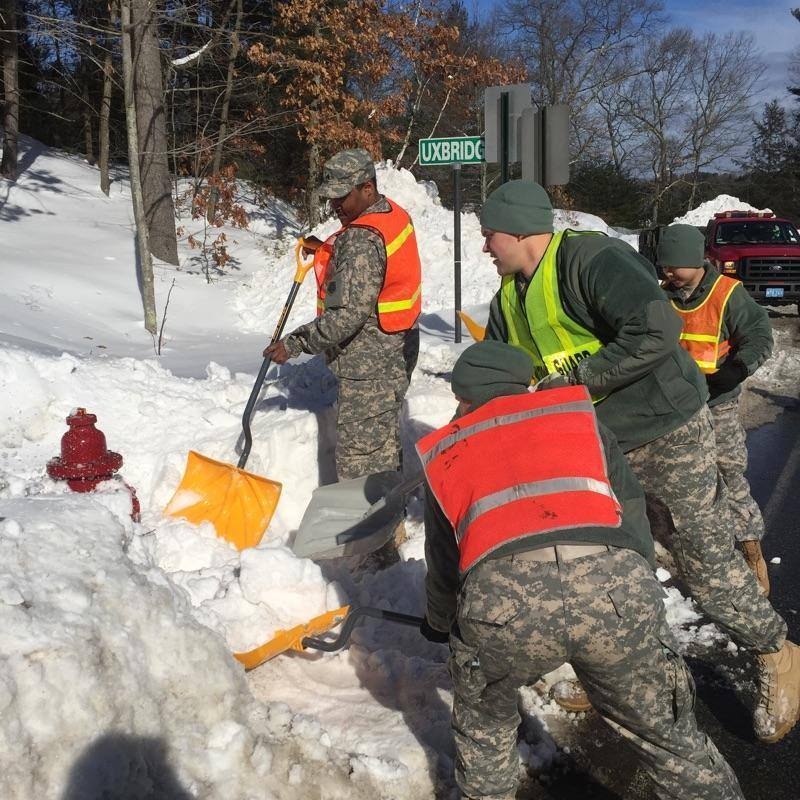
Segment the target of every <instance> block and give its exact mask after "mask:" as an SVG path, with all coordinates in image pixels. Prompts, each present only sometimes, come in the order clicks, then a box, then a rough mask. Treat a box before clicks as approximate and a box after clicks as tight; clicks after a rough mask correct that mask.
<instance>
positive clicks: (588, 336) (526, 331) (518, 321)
mask: <svg viewBox="0 0 800 800" xmlns="http://www.w3.org/2000/svg"><path fill="white" fill-rule="evenodd" d="M589 235H596V236H597V235H602V234H600V233H598V232H597V231H570V230H567V231H558V233H554V234H553V238H552V239H551V240H550V243H549V244H548V246H547V249H546V250H545V252H544V255H543V256H542V260H541V261H540V262H539V266H538V267H537V269H536V272H534V273H533V278H532V279H531V282H530V284H529V285H528V289H527V292H526V293H525V300H524V305H523V302H522V300H521V299H520V296H519V292H518V291H517V286H516V281H515V278H514V276H513V275H506V276H504V277H503V281H502V285H501V288H500V308H501V310H502V312H503V318H504V319H505V322H506V328H507V329H508V341H509V343H510V344H514V345H517V346H518V347H522V348H523V349H525V350H527V352H528V353H530V355H531V356H532V358H533V362H534V365H535V367H536V377H537V378H543V377H544V376H545V375H547V374H549V373H554V372H558V373H560V374H562V375H564V374H566V373H567V372H569V371H570V370H571V369H574V368H575V367H576V366H577V365H578V363H579V362H580V361H582V360H583V359H584V358H588V357H589V356H591V355H593V354H594V353H596V352H597V351H598V350H599V349H600V348H601V347H602V346H603V343H602V342H601V341H600V340H599V339H598V338H597V337H596V336H595V334H594V333H593V332H592V331H590V330H588V329H587V328H584V327H583V326H582V325H580V324H579V323H577V322H575V320H573V319H572V318H571V317H569V316H568V315H567V314H566V312H565V311H564V308H563V306H562V304H561V297H560V295H559V290H558V267H557V261H556V257H557V254H558V248H559V246H560V245H561V241H562V239H563V238H564V237H565V236H567V237H572V236H589ZM601 399H602V398H595V402H599V401H600V400H601Z"/></svg>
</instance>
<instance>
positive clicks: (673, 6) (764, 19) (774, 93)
mask: <svg viewBox="0 0 800 800" xmlns="http://www.w3.org/2000/svg"><path fill="white" fill-rule="evenodd" d="M793 5H794V6H797V5H800V3H798V2H792V0H665V2H664V6H665V10H666V12H667V13H668V14H669V15H670V17H671V18H672V22H673V23H674V24H675V25H680V26H683V27H687V28H691V29H692V30H694V31H695V32H697V33H703V32H705V31H714V32H716V33H718V34H724V33H727V32H728V31H737V32H738V31H748V32H749V33H752V34H753V37H754V38H755V41H756V45H757V47H758V49H759V50H760V51H761V58H762V59H763V60H764V62H765V63H766V64H767V71H766V73H765V75H764V79H763V81H762V84H763V86H762V91H761V96H762V97H763V98H765V99H766V100H769V99H772V98H773V97H778V98H779V99H780V100H781V101H785V100H786V94H787V92H786V87H787V86H788V85H789V84H790V83H791V82H792V81H791V79H790V77H789V72H788V68H789V60H790V57H791V53H792V51H793V50H794V49H795V48H798V47H800V22H798V21H797V20H795V18H794V17H793V16H792V15H791V8H792V6H793Z"/></svg>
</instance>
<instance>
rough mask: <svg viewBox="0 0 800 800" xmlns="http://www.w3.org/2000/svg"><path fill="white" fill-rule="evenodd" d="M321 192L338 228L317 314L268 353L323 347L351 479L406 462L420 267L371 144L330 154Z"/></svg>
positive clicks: (324, 255) (277, 358)
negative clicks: (383, 187)
mask: <svg viewBox="0 0 800 800" xmlns="http://www.w3.org/2000/svg"><path fill="white" fill-rule="evenodd" d="M319 193H320V196H322V197H325V198H328V199H329V200H330V202H331V206H332V207H333V210H334V212H335V213H336V215H337V216H338V217H339V221H340V222H341V227H340V228H339V230H337V231H336V232H335V233H334V234H333V235H332V236H330V237H329V238H328V239H327V240H326V241H325V242H324V243H319V246H318V247H317V248H316V251H315V253H314V273H315V275H316V278H317V314H318V316H317V318H316V319H315V320H314V321H312V322H309V323H307V324H306V325H302V326H301V327H299V328H297V329H296V330H294V331H292V333H290V334H289V335H288V336H286V337H284V338H283V339H282V340H281V341H279V342H276V343H275V344H274V345H271V346H270V347H267V348H266V350H264V356H265V357H267V356H269V357H271V358H272V360H273V361H274V362H275V363H277V364H283V363H284V362H285V361H287V360H288V359H290V358H294V357H296V356H298V355H300V353H324V354H325V358H326V359H327V362H328V365H329V366H330V368H331V370H332V371H333V373H334V374H335V375H336V377H337V378H338V380H339V400H338V417H337V442H336V472H337V475H338V478H339V480H346V479H349V478H356V477H359V476H361V475H367V474H369V473H373V472H380V471H383V470H395V469H399V468H400V460H401V443H400V431H399V414H400V408H401V404H402V402H403V398H404V397H405V394H406V390H407V389H408V383H409V380H410V378H411V372H412V370H413V369H414V366H415V364H416V361H417V355H418V352H419V329H418V328H417V318H418V317H419V313H420V309H421V295H420V283H421V267H420V258H419V252H418V250H417V241H416V236H415V234H414V225H413V223H412V221H411V218H410V217H409V215H408V213H407V212H406V211H405V210H404V209H402V208H401V207H400V206H399V205H398V204H397V203H395V202H394V201H393V200H390V199H389V198H387V197H384V196H383V195H382V194H380V193H379V192H378V190H377V188H376V183H375V165H374V164H373V161H372V157H371V156H370V154H369V153H368V152H367V151H366V150H363V149H354V150H342V151H340V152H338V153H336V155H334V156H333V157H332V158H331V159H330V160H328V161H327V162H326V163H325V165H324V168H323V182H322V185H321V186H320V188H319ZM309 241H313V240H309ZM317 241H319V240H317Z"/></svg>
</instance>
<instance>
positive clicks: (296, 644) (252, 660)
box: [233, 606, 350, 670]
mask: <svg viewBox="0 0 800 800" xmlns="http://www.w3.org/2000/svg"><path fill="white" fill-rule="evenodd" d="M349 610H350V606H342V607H341V608H337V609H335V610H334V611H328V612H326V613H325V614H320V615H319V616H318V617H314V618H313V619H310V620H309V621H308V622H306V623H304V624H303V625H296V626H295V627H294V628H289V630H288V631H278V632H277V633H276V634H275V635H274V636H273V637H272V638H271V639H270V640H269V641H267V642H264V644H262V645H259V646H258V647H256V648H255V650H250V651H249V652H247V653H234V654H233V657H234V658H235V659H236V660H237V661H238V662H239V663H240V664H241V665H242V666H243V667H244V668H245V669H246V670H250V669H255V668H256V667H257V666H259V665H261V664H263V663H264V662H265V661H269V660H270V659H271V658H275V656H277V655H280V654H281V653H285V652H286V651H287V650H299V651H301V652H302V651H303V650H304V649H305V648H304V647H303V639H305V638H306V636H317V635H318V634H320V633H325V632H326V631H329V630H330V629H331V628H335V627H336V626H337V625H338V624H339V623H340V622H342V621H343V620H344V618H345V617H346V616H347V612H348V611H349Z"/></svg>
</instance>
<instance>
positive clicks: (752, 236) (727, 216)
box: [639, 211, 800, 313]
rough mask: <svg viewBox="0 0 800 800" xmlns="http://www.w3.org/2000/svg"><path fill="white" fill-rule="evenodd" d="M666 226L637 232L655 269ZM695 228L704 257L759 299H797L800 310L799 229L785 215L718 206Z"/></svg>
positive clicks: (784, 301) (776, 302)
mask: <svg viewBox="0 0 800 800" xmlns="http://www.w3.org/2000/svg"><path fill="white" fill-rule="evenodd" d="M664 227H665V226H663V225H659V226H657V227H655V228H645V229H644V230H642V231H640V233H639V252H640V253H641V254H642V255H643V256H645V258H648V259H649V260H650V261H652V262H653V264H655V265H656V268H657V269H658V267H659V265H658V263H657V258H656V253H657V248H658V239H659V237H660V235H661V231H662V230H664ZM699 229H700V230H701V231H702V232H703V235H704V236H705V240H706V246H705V257H706V258H707V259H708V261H710V262H711V264H713V266H714V267H716V268H717V269H718V270H719V271H720V272H722V273H723V274H724V275H730V276H731V277H733V278H738V279H739V280H740V281H741V282H742V283H743V284H744V288H745V289H746V290H747V291H748V293H749V294H750V295H751V296H752V297H753V298H754V299H755V300H756V301H757V302H759V303H761V304H763V305H769V306H782V305H789V304H790V303H797V304H798V313H800V233H798V232H797V228H796V227H795V226H794V225H793V224H792V223H791V222H790V221H789V220H788V219H780V218H778V217H776V216H775V215H774V214H773V213H772V212H771V211H721V212H719V213H717V214H714V217H713V218H712V219H710V220H709V221H708V223H707V224H706V225H705V226H703V227H700V228H699ZM659 274H660V270H659Z"/></svg>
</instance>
